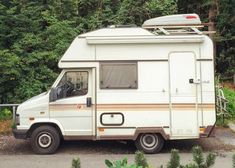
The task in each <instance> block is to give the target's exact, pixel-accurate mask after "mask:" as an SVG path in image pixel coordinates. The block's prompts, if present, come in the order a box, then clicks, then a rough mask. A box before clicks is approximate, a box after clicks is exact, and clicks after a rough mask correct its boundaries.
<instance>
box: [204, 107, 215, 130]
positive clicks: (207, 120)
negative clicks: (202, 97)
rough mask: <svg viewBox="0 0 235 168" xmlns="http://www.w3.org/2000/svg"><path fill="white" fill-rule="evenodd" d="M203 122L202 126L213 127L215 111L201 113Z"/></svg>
mask: <svg viewBox="0 0 235 168" xmlns="http://www.w3.org/2000/svg"><path fill="white" fill-rule="evenodd" d="M203 119H204V120H203V121H204V123H203V124H204V125H205V126H207V125H214V124H215V121H216V113H215V111H206V110H204V111H203Z"/></svg>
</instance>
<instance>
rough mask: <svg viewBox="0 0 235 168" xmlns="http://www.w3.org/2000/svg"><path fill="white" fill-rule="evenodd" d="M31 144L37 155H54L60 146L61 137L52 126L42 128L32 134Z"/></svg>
mask: <svg viewBox="0 0 235 168" xmlns="http://www.w3.org/2000/svg"><path fill="white" fill-rule="evenodd" d="M30 144H31V147H32V149H33V151H34V152H35V153H37V154H53V153H55V152H56V150H57V149H58V147H59V145H60V135H59V133H58V131H57V130H56V129H55V128H54V127H52V126H40V127H38V128H36V129H35V130H34V131H33V132H32V134H31V139H30Z"/></svg>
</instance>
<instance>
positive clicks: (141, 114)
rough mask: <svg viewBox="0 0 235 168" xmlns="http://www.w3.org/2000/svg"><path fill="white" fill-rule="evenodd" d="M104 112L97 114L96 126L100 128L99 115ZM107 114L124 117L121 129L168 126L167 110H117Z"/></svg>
mask: <svg viewBox="0 0 235 168" xmlns="http://www.w3.org/2000/svg"><path fill="white" fill-rule="evenodd" d="M104 112H106V111H98V112H97V126H98V127H102V126H103V125H102V124H101V121H100V115H101V114H102V113H104ZM109 112H120V113H122V114H123V115H124V123H123V125H122V126H121V127H162V126H169V110H168V109H165V110H164V111H163V110H154V109H153V110H147V109H146V110H128V111H127V110H125V109H124V110H123V109H121V110H118V109H113V110H109Z"/></svg>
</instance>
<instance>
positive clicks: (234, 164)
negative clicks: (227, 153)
mask: <svg viewBox="0 0 235 168" xmlns="http://www.w3.org/2000/svg"><path fill="white" fill-rule="evenodd" d="M233 168H235V154H233Z"/></svg>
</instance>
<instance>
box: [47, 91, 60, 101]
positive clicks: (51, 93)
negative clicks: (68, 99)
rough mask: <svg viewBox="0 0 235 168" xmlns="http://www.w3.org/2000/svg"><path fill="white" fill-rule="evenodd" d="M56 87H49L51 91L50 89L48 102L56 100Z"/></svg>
mask: <svg viewBox="0 0 235 168" xmlns="http://www.w3.org/2000/svg"><path fill="white" fill-rule="evenodd" d="M56 90H57V89H56V88H51V91H50V98H49V101H50V102H53V101H55V100H57V98H58V97H57V93H56Z"/></svg>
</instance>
